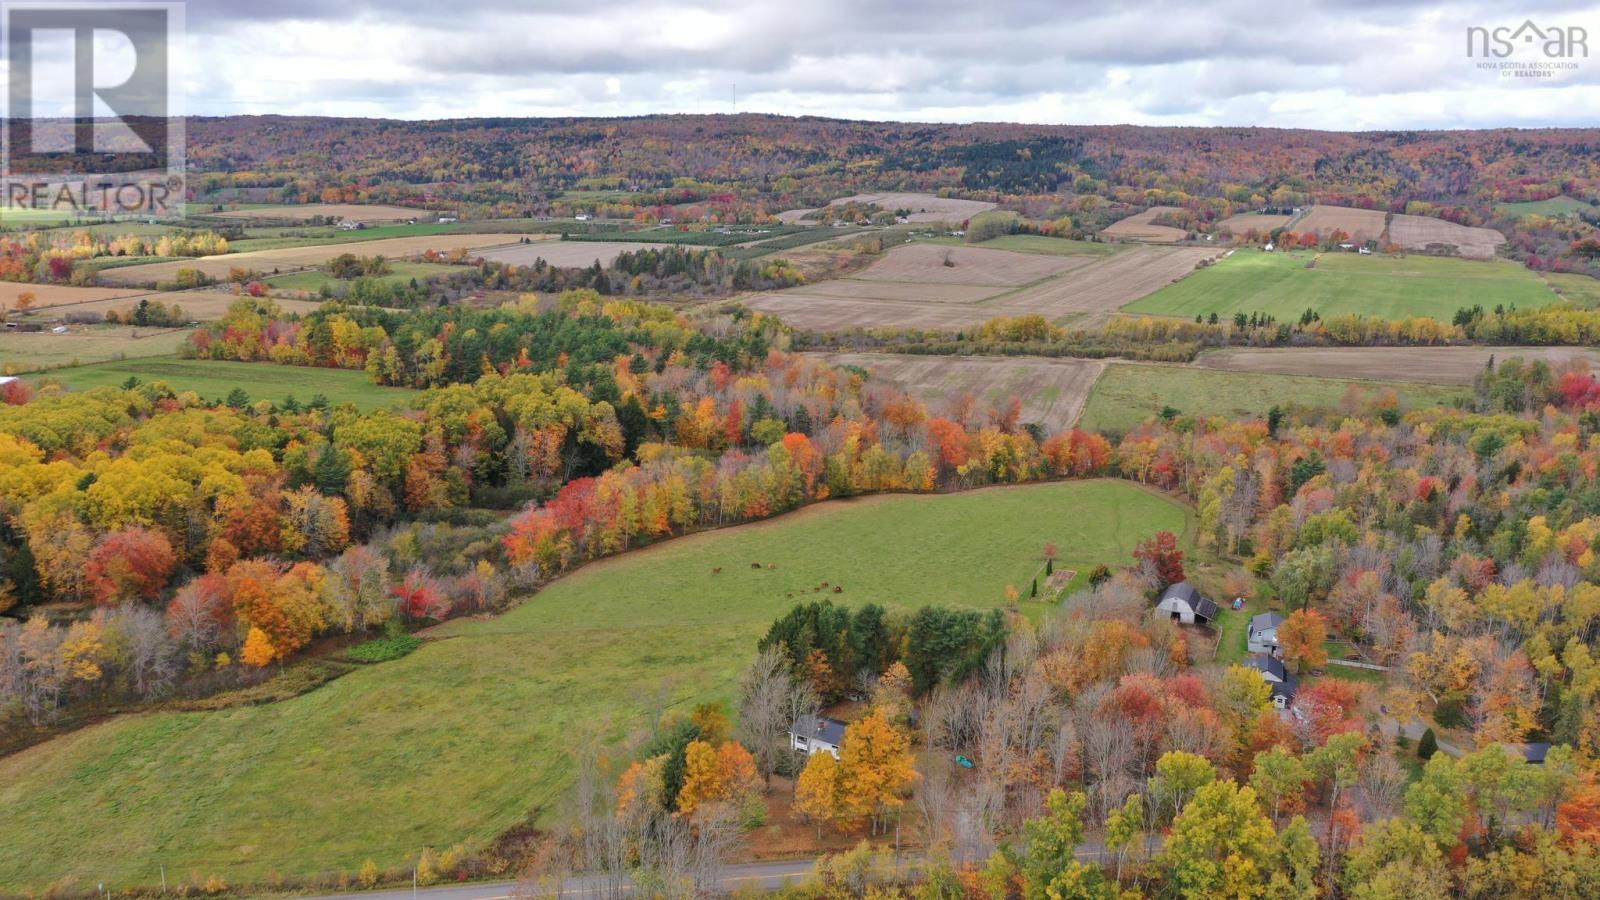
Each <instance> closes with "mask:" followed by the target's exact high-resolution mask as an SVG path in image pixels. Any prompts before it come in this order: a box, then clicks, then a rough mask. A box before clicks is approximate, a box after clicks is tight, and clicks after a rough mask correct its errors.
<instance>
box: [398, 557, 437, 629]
mask: <svg viewBox="0 0 1600 900" xmlns="http://www.w3.org/2000/svg"><path fill="white" fill-rule="evenodd" d="M391 593H393V594H394V596H395V599H397V600H399V601H400V611H401V612H402V613H404V614H405V615H406V616H408V617H410V618H413V619H436V620H441V621H442V620H443V619H445V618H446V617H448V616H449V615H450V599H449V598H448V597H446V596H445V595H444V591H443V590H442V589H441V588H440V586H439V582H438V581H436V580H435V579H434V578H433V577H432V576H430V575H428V574H427V573H425V572H422V571H420V570H418V569H412V570H411V571H409V572H407V573H406V577H405V580H404V581H402V582H400V583H399V584H398V585H395V587H394V588H393V589H392V590H391Z"/></svg>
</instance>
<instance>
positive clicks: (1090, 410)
mask: <svg viewBox="0 0 1600 900" xmlns="http://www.w3.org/2000/svg"><path fill="white" fill-rule="evenodd" d="M1351 385H1355V386H1357V387H1358V388H1360V389H1362V390H1368V391H1372V390H1384V389H1392V390H1394V391H1395V393H1396V394H1398V395H1399V397H1400V402H1401V405H1402V407H1404V408H1411V407H1414V406H1427V405H1433V404H1437V403H1448V402H1450V401H1451V400H1452V399H1453V398H1455V397H1458V396H1465V394H1466V393H1467V391H1466V389H1465V388H1452V387H1443V386H1438V385H1428V384H1415V383H1388V382H1381V381H1351V380H1345V379H1339V378H1312V377H1305V376H1298V375H1266V374H1260V373H1255V372H1250V373H1245V372H1222V371H1216V370H1211V369H1200V368H1195V367H1191V366H1157V365H1132V364H1127V363H1122V364H1116V363H1114V364H1112V365H1109V366H1106V370H1105V372H1104V373H1102V374H1101V376H1100V380H1099V381H1097V382H1095V385H1094V390H1092V391H1090V393H1089V402H1088V404H1087V405H1086V406H1085V407H1084V410H1083V417H1082V418H1081V419H1079V420H1078V424H1079V425H1080V426H1081V427H1083V428H1087V429H1091V430H1112V431H1126V430H1128V429H1130V428H1133V427H1134V426H1136V425H1139V424H1142V423H1143V422H1145V421H1147V420H1148V419H1150V418H1151V417H1153V416H1155V415H1157V414H1158V413H1160V412H1161V409H1162V408H1163V407H1167V406H1170V407H1172V408H1173V409H1176V410H1177V411H1178V412H1180V413H1182V414H1185V415H1206V416H1229V417H1247V416H1260V415H1263V414H1265V413H1266V411H1267V410H1269V409H1271V408H1272V406H1273V405H1275V404H1276V405H1278V406H1283V407H1288V406H1290V405H1298V406H1302V407H1325V408H1330V409H1331V408H1336V407H1337V406H1338V405H1339V402H1340V400H1342V399H1343V398H1344V396H1345V394H1346V392H1347V391H1349V389H1350V387H1351Z"/></svg>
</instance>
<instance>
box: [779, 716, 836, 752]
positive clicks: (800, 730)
mask: <svg viewBox="0 0 1600 900" xmlns="http://www.w3.org/2000/svg"><path fill="white" fill-rule="evenodd" d="M844 729H845V723H844V722H841V721H839V720H838V719H830V718H828V717H827V716H801V717H800V718H798V719H796V720H795V722H794V727H793V728H791V729H790V730H789V733H790V734H793V735H794V736H796V737H808V738H811V739H812V740H817V741H822V742H823V743H825V744H832V745H833V746H835V747H838V746H841V745H843V744H844Z"/></svg>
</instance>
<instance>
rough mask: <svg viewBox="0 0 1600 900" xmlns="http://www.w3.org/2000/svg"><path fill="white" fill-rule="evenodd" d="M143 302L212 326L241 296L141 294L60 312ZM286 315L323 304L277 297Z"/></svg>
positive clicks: (101, 309)
mask: <svg viewBox="0 0 1600 900" xmlns="http://www.w3.org/2000/svg"><path fill="white" fill-rule="evenodd" d="M140 300H149V301H150V302H152V303H161V304H162V305H164V306H168V307H171V306H180V307H182V308H183V313H184V316H185V317H186V318H187V319H191V320H194V321H196V322H209V321H214V320H216V319H220V318H222V317H223V316H224V315H226V314H227V312H228V307H230V306H232V305H233V304H234V303H236V302H238V300H239V295H238V294H230V293H226V292H224V291H169V292H167V293H164V294H145V293H140V294H136V295H134V296H131V297H121V298H117V299H112V300H92V301H89V302H87V303H75V304H73V305H72V306H70V307H65V308H61V309H60V311H61V312H63V313H66V312H74V313H107V312H110V311H111V310H117V311H118V312H121V311H123V310H131V309H133V308H134V307H136V306H138V305H139V301H140ZM272 302H274V303H276V304H278V306H279V308H281V309H282V310H283V311H284V312H286V313H299V314H301V315H305V314H306V313H309V312H315V311H316V309H317V307H319V306H321V305H322V301H321V300H294V299H290V298H284V297H274V298H273V301H272Z"/></svg>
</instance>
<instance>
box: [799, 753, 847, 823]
mask: <svg viewBox="0 0 1600 900" xmlns="http://www.w3.org/2000/svg"><path fill="white" fill-rule="evenodd" d="M840 773H841V769H840V767H839V761H838V760H836V759H834V758H833V754H832V753H813V754H811V758H810V759H809V760H806V767H805V769H803V770H802V771H801V772H800V778H799V779H798V780H797V781H795V785H794V808H795V811H797V812H799V813H800V814H801V815H804V816H809V817H811V819H812V820H813V821H815V822H816V823H817V835H818V836H819V837H820V836H821V835H822V823H823V822H827V821H831V820H833V819H836V818H838V817H839V815H840V810H841V804H840V799H841V794H842V791H841V790H840V784H839V782H840V777H839V776H840Z"/></svg>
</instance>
